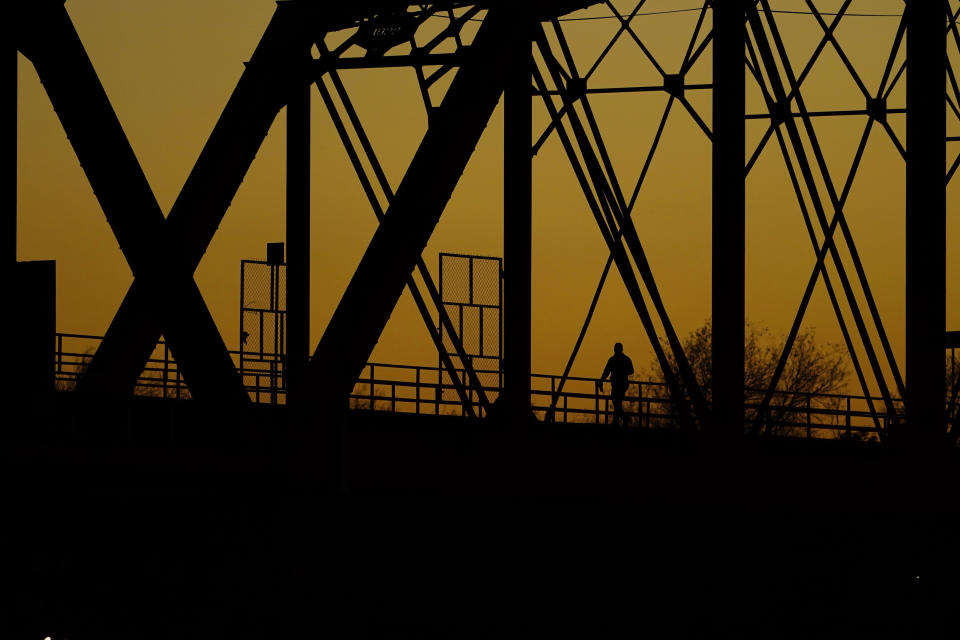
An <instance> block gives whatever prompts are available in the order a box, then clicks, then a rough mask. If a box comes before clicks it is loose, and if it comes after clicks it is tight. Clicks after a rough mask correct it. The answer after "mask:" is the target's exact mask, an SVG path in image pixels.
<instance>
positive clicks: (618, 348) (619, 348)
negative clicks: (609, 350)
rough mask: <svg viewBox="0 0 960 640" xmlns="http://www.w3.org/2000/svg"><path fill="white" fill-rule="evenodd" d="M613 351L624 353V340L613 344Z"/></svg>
mask: <svg viewBox="0 0 960 640" xmlns="http://www.w3.org/2000/svg"><path fill="white" fill-rule="evenodd" d="M613 352H614V353H623V343H622V342H618V343H617V344H615V345H613Z"/></svg>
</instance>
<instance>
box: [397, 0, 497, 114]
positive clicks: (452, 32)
mask: <svg viewBox="0 0 960 640" xmlns="http://www.w3.org/2000/svg"><path fill="white" fill-rule="evenodd" d="M480 11H481V9H480V7H477V6H474V7H471V8H470V9H469V10H467V11H466V12H465V13H464V14H463V15H462V16H460V18H457V17H456V16H455V15H454V13H453V10H452V9H450V10H448V16H449V19H450V23H449V24H448V25H447V26H446V27H445V28H444V29H443V31H441V32H440V33H439V34H437V35H436V36H435V37H434V38H433V39H432V40H431V41H430V42H428V43H427V44H425V45H424V46H423V47H417V43H416V40H415V37H414V36H411V38H410V48H411V51H414V52H419V51H428V52H429V51H432V50H433V49H434V48H436V47H437V46H439V45H440V43H442V42H443V41H444V40H446V39H448V38H450V37H453V38H454V41H455V42H456V53H455V54H452V55H455V56H456V57H457V61H456V64H459V63H460V62H462V57H463V56H462V54H463V52H464V50H465V49H466V47H465V46H464V44H463V41H462V40H461V38H460V32H461V30H462V29H463V26H464V25H465V24H466V23H467V22H468V21H469V20H472V19H473V17H474V16H475V15H477V13H479V12H480ZM423 67H424V64H423V63H422V62H416V63H415V64H414V65H413V69H414V72H415V73H416V75H417V85H418V86H419V87H420V95H421V97H422V98H423V104H424V107H425V108H426V111H427V119H428V121H429V118H430V116H431V115H432V112H433V108H434V107H433V101H432V99H431V98H430V87H432V86H433V84H434V83H435V82H437V80H439V79H440V78H442V77H443V76H445V75H446V74H447V73H449V72H450V71H452V70H453V69H454V67H455V64H454V63H448V64H444V65H442V66H441V67H440V68H439V69H437V70H436V71H434V72H433V73H431V74H430V75H429V76H425V75H424V73H423Z"/></svg>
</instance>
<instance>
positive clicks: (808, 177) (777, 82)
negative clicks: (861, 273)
mask: <svg viewBox="0 0 960 640" xmlns="http://www.w3.org/2000/svg"><path fill="white" fill-rule="evenodd" d="M749 18H750V19H749V25H750V28H751V30H752V32H753V36H754V39H755V41H756V45H757V49H758V51H759V54H760V58H761V61H762V62H763V65H764V66H765V67H766V70H767V75H768V78H769V81H770V85H771V88H772V90H773V94H774V96H775V97H776V99H777V103H778V104H784V101H785V99H786V90H785V88H784V84H783V81H782V79H781V77H780V73H779V70H778V68H777V65H776V62H775V59H774V54H773V49H772V47H771V44H770V42H769V40H768V39H767V35H766V32H765V31H764V29H763V25H762V23H761V21H760V16H759V14H758V13H757V12H750V14H749ZM768 19H769V16H768ZM778 45H779V42H778ZM781 56H783V51H781ZM783 64H784V65H785V67H786V66H787V65H788V61H786V60H784V61H783ZM787 70H788V75H790V76H791V84H794V83H793V82H792V80H793V78H792V74H789V68H787ZM800 100H801V98H800V94H799V92H798V93H797V101H798V104H799V103H800ZM800 106H801V109H802V108H803V107H802V104H800ZM805 124H806V125H807V127H808V134H810V135H811V137H812V135H813V134H812V131H811V130H810V126H809V122H806V121H805ZM784 125H785V126H786V128H787V134H788V138H789V140H790V143H791V145H792V146H793V148H794V152H795V154H796V156H797V159H798V162H799V165H800V170H801V175H802V176H803V180H804V183H805V185H806V187H807V190H808V192H809V194H810V197H811V200H812V204H813V208H814V211H815V212H816V214H817V219H818V221H819V223H820V226H821V230H822V232H823V233H824V234H825V240H826V241H827V242H828V243H829V251H830V254H831V258H832V259H833V263H834V265H835V267H836V269H837V273H838V275H839V277H840V284H841V286H842V288H843V291H844V295H845V296H846V298H847V301H848V304H849V305H850V309H851V312H852V313H853V317H854V321H855V323H856V325H857V330H858V332H859V334H860V338H861V341H862V343H863V345H864V349H865V350H866V352H867V359H868V360H869V362H870V365H871V368H872V369H873V373H874V377H875V378H876V380H877V384H878V385H879V387H880V391H881V394H882V395H883V397H884V403H885V405H886V408H887V411H888V413H889V414H890V415H894V414H895V410H894V408H893V404H892V400H891V398H890V393H889V390H888V389H887V386H886V382H885V380H884V378H883V373H882V371H881V369H880V363H879V360H878V359H877V356H876V353H875V351H874V349H873V345H872V343H871V341H870V337H869V335H868V333H867V329H866V325H865V323H864V321H863V317H862V314H861V313H860V310H859V307H858V304H857V300H856V297H855V295H854V293H853V289H852V287H851V285H850V280H849V278H848V277H847V274H846V270H845V268H844V267H843V262H842V260H841V257H840V253H839V250H838V249H837V246H836V242H834V241H833V239H832V238H831V237H830V236H828V235H827V234H828V232H829V228H830V224H829V222H828V221H827V217H826V211H825V207H824V203H823V201H822V199H821V197H820V194H819V190H818V187H817V185H816V181H815V179H814V175H813V170H812V167H811V166H810V163H809V161H808V160H807V157H806V150H805V149H804V146H803V142H802V139H801V137H800V130H799V128H798V127H797V124H796V122H794V120H793V118H786V119H785V120H784ZM818 155H820V154H818ZM818 162H819V164H820V169H821V171H822V172H823V174H824V182H825V183H826V184H827V188H828V189H829V190H830V197H831V201H832V203H833V206H834V211H835V215H836V216H837V219H838V222H839V224H840V226H841V229H843V227H844V225H843V218H842V211H841V209H840V208H839V206H838V205H839V199H838V197H837V196H836V194H835V193H834V190H833V188H832V184H833V183H832V181H831V178H830V177H829V174H828V173H827V172H826V171H825V166H824V163H823V162H822V158H818ZM845 239H847V238H846V236H845ZM848 244H849V241H848Z"/></svg>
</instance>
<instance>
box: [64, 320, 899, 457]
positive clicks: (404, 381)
mask: <svg viewBox="0 0 960 640" xmlns="http://www.w3.org/2000/svg"><path fill="white" fill-rule="evenodd" d="M101 340H102V338H101V337H99V336H91V335H84V334H70V333H58V334H56V341H57V342H56V354H55V356H56V362H55V379H56V382H57V386H58V388H60V389H72V388H74V387H75V385H76V383H77V380H78V379H79V377H80V375H82V373H83V371H84V370H85V369H86V367H87V365H88V364H89V362H90V359H91V358H92V357H93V353H94V352H95V351H96V348H97V347H98V346H99V343H100V341H101ZM230 354H231V357H232V358H233V360H234V363H235V364H236V365H237V366H238V367H239V365H240V352H239V351H231V352H230ZM280 360H281V359H280V358H278V359H277V362H275V363H273V366H270V367H265V368H257V369H243V370H240V373H241V376H242V379H243V382H244V386H245V388H246V389H247V392H248V393H249V394H250V399H251V400H252V401H254V402H257V403H265V404H283V403H285V402H286V390H285V388H284V378H283V374H282V372H283V366H282V364H283V363H282V362H281V361H280ZM458 373H460V374H462V373H463V372H462V371H458ZM477 374H478V377H479V379H481V380H491V381H493V380H499V379H500V375H499V374H500V372H499V371H496V370H477ZM560 379H561V376H558V375H544V374H534V375H533V376H532V380H531V387H532V391H531V404H532V408H533V411H534V413H535V414H536V416H537V417H538V418H539V419H541V420H544V421H547V422H558V423H582V424H611V423H612V422H613V416H614V411H613V409H614V407H613V401H612V399H611V397H610V394H609V393H607V392H605V389H608V388H609V387H602V386H601V385H600V384H599V381H598V380H597V379H596V378H583V377H574V376H571V377H568V378H567V379H566V382H565V384H564V386H563V390H562V392H560V393H557V389H558V388H560ZM484 391H485V393H486V394H487V396H488V397H489V398H490V399H491V400H493V399H495V398H496V397H497V395H498V394H499V392H500V388H499V387H498V386H489V387H484ZM134 393H135V394H137V395H146V396H155V397H161V398H175V399H189V398H190V391H189V389H188V388H187V386H186V384H185V383H184V380H183V377H182V376H181V374H180V370H179V368H178V367H177V364H176V361H175V360H174V359H173V357H172V354H171V353H170V350H169V348H168V347H167V345H166V343H165V342H163V341H161V342H159V343H158V345H157V347H156V349H155V350H154V352H153V354H151V357H150V358H149V360H148V362H147V366H146V367H145V369H144V371H143V373H142V374H141V376H140V378H139V379H138V380H137V384H136V387H135V389H134ZM468 394H469V399H470V401H471V402H472V403H473V409H474V411H475V412H476V414H477V415H483V412H482V407H481V405H480V401H479V398H478V395H479V394H478V393H477V390H475V389H469V390H468ZM762 396H763V392H762V391H761V390H748V392H747V402H746V413H747V418H748V420H747V422H748V428H750V425H758V426H759V428H760V430H762V431H763V432H767V433H779V434H783V435H793V436H802V437H810V438H818V437H819V438H855V439H879V438H881V437H882V435H883V433H884V432H885V431H886V428H887V426H888V418H887V417H886V416H878V415H876V414H875V413H873V412H872V411H871V410H870V401H871V400H872V402H873V404H874V405H875V406H879V404H880V399H879V398H869V399H868V398H867V397H865V396H857V395H845V394H823V393H802V392H787V391H780V392H777V393H776V394H774V396H773V400H772V402H771V403H770V405H769V406H768V408H767V412H766V415H765V419H764V420H760V421H757V420H756V411H757V410H758V409H759V404H760V403H759V399H760V398H762ZM751 398H756V401H755V402H754V401H751ZM350 407H351V408H353V409H365V410H372V411H388V412H394V413H415V414H423V415H458V416H459V415H466V413H467V412H466V409H465V407H464V406H463V405H462V403H461V401H460V398H459V396H458V394H457V393H456V387H455V386H454V385H453V384H452V383H451V382H450V381H449V375H447V373H446V371H445V370H442V369H440V368H438V367H436V366H415V365H397V364H383V363H369V364H367V365H366V367H365V368H364V370H363V373H362V374H361V376H360V378H359V379H358V380H357V382H356V384H355V385H354V388H353V392H352V394H351V395H350ZM897 409H898V411H901V410H902V402H900V401H897ZM623 414H624V420H623V422H624V424H626V425H631V426H637V427H641V428H677V426H678V424H679V412H678V411H677V408H676V406H675V405H674V402H673V401H672V399H671V398H670V395H669V392H668V390H667V387H666V385H665V384H663V383H659V382H648V381H631V382H630V383H629V387H628V389H627V393H626V396H625V399H624V402H623Z"/></svg>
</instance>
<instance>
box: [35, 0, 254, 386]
mask: <svg viewBox="0 0 960 640" xmlns="http://www.w3.org/2000/svg"><path fill="white" fill-rule="evenodd" d="M18 18H19V20H18V26H19V27H20V29H19V45H20V47H21V49H22V50H23V52H24V54H25V55H27V56H28V57H29V58H30V60H31V61H32V62H33V64H34V66H35V67H36V69H37V74H38V75H39V76H40V78H41V80H42V82H43V84H44V87H45V89H46V91H47V94H48V96H49V97H50V100H51V103H52V104H53V106H54V109H55V111H56V112H57V114H58V117H59V118H60V121H61V123H62V125H63V127H64V130H65V132H66V133H67V136H68V138H69V139H70V141H71V144H72V145H73V147H74V150H75V152H76V154H77V157H78V159H79V160H80V164H81V166H82V167H83V170H84V172H85V173H86V175H87V178H88V180H89V181H90V184H91V186H92V187H93V190H94V193H95V195H96V196H97V199H98V201H99V203H100V206H101V208H102V209H103V211H104V214H105V216H106V218H107V221H108V223H109V224H110V227H111V229H112V230H113V232H114V235H115V236H116V238H117V241H118V243H119V245H120V248H121V251H122V252H123V254H124V257H125V258H126V260H127V262H128V264H129V265H130V268H131V270H132V271H133V274H134V276H135V278H139V279H140V280H141V282H148V281H149V282H154V283H156V284H155V285H154V286H153V287H151V288H153V289H157V290H163V291H165V292H166V291H168V290H170V287H168V286H167V283H164V282H162V281H163V280H164V278H163V276H162V270H163V258H164V251H165V247H164V242H163V237H164V235H165V234H164V229H165V226H166V225H165V222H164V217H163V213H162V212H161V210H160V207H159V205H158V204H157V201H156V198H155V197H154V195H153V192H152V190H151V188H150V185H149V184H148V182H147V180H146V177H145V176H144V174H143V170H142V169H141V167H140V164H139V162H138V161H137V158H136V156H135V155H134V153H133V149H132V147H131V146H130V143H129V141H128V140H127V138H126V135H125V134H124V132H123V128H122V126H121V125H120V121H119V119H118V118H117V116H116V113H115V112H114V111H113V108H112V106H111V105H110V101H109V99H108V98H107V95H106V92H105V91H104V89H103V86H102V84H101V83H100V80H99V78H98V77H97V74H96V72H95V70H94V69H93V65H92V63H91V62H90V59H89V57H88V56H87V54H86V52H85V50H84V48H83V45H82V43H81V42H80V38H79V36H78V35H77V32H76V29H75V28H74V27H73V24H72V22H71V21H70V17H69V15H68V14H67V12H66V10H65V9H64V7H63V4H62V3H58V2H43V3H36V4H33V5H30V6H29V8H26V7H25V8H22V9H21V10H20V11H19V15H18ZM170 294H171V297H170V304H175V305H177V306H178V309H180V310H182V312H183V313H184V315H186V317H187V318H188V319H189V323H190V326H191V330H190V331H189V332H183V331H173V332H171V335H170V336H168V338H169V344H170V348H171V350H172V351H173V352H174V354H175V355H174V357H175V358H176V359H177V360H178V363H179V365H180V367H181V369H182V370H183V374H184V378H185V379H186V380H187V381H188V384H190V386H191V389H192V390H193V391H194V393H195V394H196V395H197V396H204V395H207V396H214V395H220V394H221V393H229V392H227V391H226V390H225V388H222V387H221V385H223V387H229V386H233V385H236V388H239V376H237V375H236V371H235V368H234V367H233V364H232V361H231V360H230V356H229V354H228V353H227V351H226V346H225V345H223V340H222V338H220V334H219V332H218V331H217V329H216V325H215V324H214V323H213V319H212V318H211V317H210V314H209V312H208V311H207V309H206V305H205V304H204V303H203V299H202V296H200V292H199V290H197V289H196V285H195V283H193V280H192V278H187V279H184V280H182V281H178V285H177V286H176V287H174V288H173V290H172V291H170ZM138 319H139V321H140V322H141V323H144V324H146V325H151V324H154V323H158V321H159V318H158V317H157V315H156V314H149V315H148V316H139V318H138ZM157 337H158V338H159V333H158V334H157ZM155 345H156V340H153V341H152V342H151V343H150V344H145V343H143V344H140V345H137V346H138V347H139V348H133V349H129V350H123V349H116V344H115V343H108V344H107V346H106V348H105V349H103V351H102V353H101V352H100V351H98V354H100V355H102V354H106V353H113V354H114V355H117V356H119V357H118V358H117V361H118V362H117V365H118V366H116V367H113V368H112V369H110V368H107V370H104V368H103V367H101V365H102V363H103V361H104V359H103V358H102V357H101V358H100V359H97V358H95V359H94V360H95V361H96V362H95V364H94V363H91V367H90V369H89V370H88V372H87V377H86V378H85V380H84V382H85V383H86V384H84V388H87V389H93V390H97V391H106V390H111V391H120V392H129V391H131V390H132V389H133V386H134V385H135V383H136V380H137V378H138V377H139V375H140V373H141V372H142V371H143V367H144V365H145V364H146V360H147V358H149V356H150V353H151V352H152V351H153V348H154V346H155ZM138 362H139V364H138ZM101 374H102V375H101ZM98 377H99V380H100V381H101V382H103V383H104V384H102V385H97V384H96V381H97V379H98Z"/></svg>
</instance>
